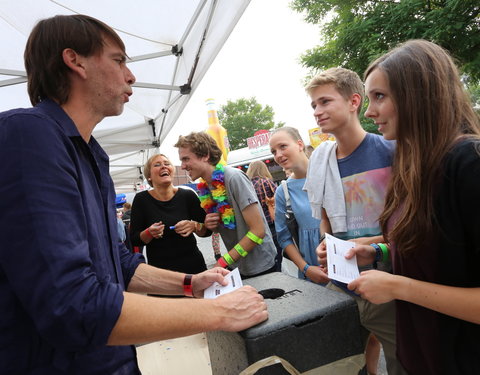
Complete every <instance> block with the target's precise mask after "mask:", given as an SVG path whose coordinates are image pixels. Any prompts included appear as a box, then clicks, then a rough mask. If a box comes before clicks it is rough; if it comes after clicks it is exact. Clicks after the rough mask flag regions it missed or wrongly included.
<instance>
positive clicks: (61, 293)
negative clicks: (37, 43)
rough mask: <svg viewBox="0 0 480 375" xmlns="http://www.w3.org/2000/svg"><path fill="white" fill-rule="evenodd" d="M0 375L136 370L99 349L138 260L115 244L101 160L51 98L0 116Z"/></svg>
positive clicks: (124, 356) (119, 350)
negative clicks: (32, 106) (28, 107)
mask: <svg viewBox="0 0 480 375" xmlns="http://www.w3.org/2000/svg"><path fill="white" fill-rule="evenodd" d="M0 161H1V163H2V166H1V167H0V213H1V214H0V233H1V234H2V235H1V239H2V240H1V242H0V301H1V303H0V332H1V333H0V374H9V375H11V374H16V375H22V374H35V375H37V374H49V375H54V374H82V375H86V374H102V375H103V374H118V375H120V374H137V373H139V371H138V366H137V362H136V359H135V349H134V348H133V347H131V346H117V347H112V346H106V343H107V340H108V337H109V335H110V333H111V331H112V328H113V326H114V325H115V323H116V321H117V319H118V317H119V315H120V311H121V307H122V303H123V291H124V290H125V288H126V286H128V283H129V281H130V279H131V277H132V276H133V274H134V272H135V269H136V268H137V266H138V265H139V263H141V262H143V258H142V257H141V256H139V255H132V254H130V253H129V252H128V250H127V249H126V248H125V247H124V246H121V247H119V244H118V234H117V226H116V225H117V224H116V212H115V193H114V188H113V183H112V180H111V178H110V176H109V170H108V157H107V155H106V154H105V152H104V151H103V150H102V148H101V147H100V145H99V144H98V143H97V142H96V141H95V139H94V138H93V137H92V138H91V139H90V141H89V143H86V142H85V141H84V140H83V138H82V137H81V136H80V134H79V132H78V130H77V128H76V126H75V124H74V123H73V122H72V120H71V119H70V118H69V117H68V115H67V114H66V113H65V112H64V111H63V109H62V108H61V107H60V106H58V105H57V104H55V103H54V102H52V101H50V100H45V101H43V102H42V103H40V104H38V105H37V106H36V107H34V108H30V109H16V110H11V111H8V112H4V113H1V114H0Z"/></svg>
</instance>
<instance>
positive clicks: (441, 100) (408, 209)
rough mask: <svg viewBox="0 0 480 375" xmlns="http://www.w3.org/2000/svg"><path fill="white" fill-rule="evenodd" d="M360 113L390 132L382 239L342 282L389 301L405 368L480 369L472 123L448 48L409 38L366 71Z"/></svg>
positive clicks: (477, 173)
mask: <svg viewBox="0 0 480 375" xmlns="http://www.w3.org/2000/svg"><path fill="white" fill-rule="evenodd" d="M365 79H366V80H365V88H366V93H367V96H368V98H369V101H370V102H369V106H368V110H367V112H366V113H365V115H366V116H367V117H370V118H372V119H373V120H374V121H375V123H376V124H377V125H378V127H379V131H380V132H381V133H383V136H384V137H385V138H386V139H396V140H397V148H396V154H395V159H394V164H393V173H392V180H391V183H390V186H389V189H388V192H387V197H386V202H385V208H384V211H383V213H382V215H381V217H380V223H381V225H382V227H383V233H384V236H385V239H386V241H387V244H386V245H387V246H385V244H380V246H379V245H378V244H372V246H357V247H356V248H355V249H354V250H353V251H352V252H351V254H350V256H353V254H354V253H356V255H357V261H358V262H359V264H366V263H371V262H372V261H373V260H374V259H375V260H381V259H386V258H387V257H388V256H389V257H390V258H391V260H392V263H393V271H394V274H388V273H386V272H381V271H375V270H372V271H366V272H362V273H361V275H360V277H359V278H358V279H357V280H355V281H353V282H351V283H350V284H349V288H350V289H351V290H354V291H355V292H356V293H359V294H360V295H361V296H362V297H363V298H366V299H368V300H369V301H371V302H373V303H385V302H388V301H391V300H396V306H397V356H398V357H399V359H400V361H401V363H402V365H403V366H404V367H405V369H406V370H407V371H408V373H409V374H422V375H424V374H477V373H478V371H479V369H480V341H479V338H480V272H479V269H478V268H479V266H480V241H479V240H480V238H479V235H478V231H479V228H480V199H479V197H478V194H479V192H480V124H479V118H478V116H477V115H476V114H475V112H474V110H473V108H472V104H471V102H470V100H469V99H468V96H467V95H466V93H465V90H464V88H463V85H462V82H461V80H460V76H459V73H458V71H457V68H456V66H455V64H454V63H453V61H452V59H451V57H450V56H449V54H448V53H447V52H446V51H445V50H444V49H443V48H441V47H439V46H438V45H436V44H434V43H430V42H427V41H424V40H412V41H409V42H406V43H405V44H402V45H400V46H399V47H397V48H395V49H393V50H392V51H390V52H389V53H387V54H385V55H384V56H382V57H380V58H379V59H378V60H376V61H374V62H373V63H372V64H371V65H370V67H369V68H368V69H367V71H366V73H365Z"/></svg>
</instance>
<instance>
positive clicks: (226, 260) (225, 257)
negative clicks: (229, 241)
mask: <svg viewBox="0 0 480 375" xmlns="http://www.w3.org/2000/svg"><path fill="white" fill-rule="evenodd" d="M223 259H225V262H227V263H228V265H229V266H230V265H232V264H233V263H235V261H234V260H233V258H232V257H231V256H230V254H229V253H226V254H225V255H224V256H223Z"/></svg>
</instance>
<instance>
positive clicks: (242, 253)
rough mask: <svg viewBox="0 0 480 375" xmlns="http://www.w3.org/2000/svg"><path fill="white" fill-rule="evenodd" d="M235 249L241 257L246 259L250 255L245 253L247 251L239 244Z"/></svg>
mask: <svg viewBox="0 0 480 375" xmlns="http://www.w3.org/2000/svg"><path fill="white" fill-rule="evenodd" d="M233 248H234V249H235V250H237V253H239V254H240V256H241V257H244V258H245V257H246V256H247V255H248V253H247V252H246V251H245V249H244V248H243V247H242V245H240V244H239V243H237V244H236V245H235V246H234V247H233Z"/></svg>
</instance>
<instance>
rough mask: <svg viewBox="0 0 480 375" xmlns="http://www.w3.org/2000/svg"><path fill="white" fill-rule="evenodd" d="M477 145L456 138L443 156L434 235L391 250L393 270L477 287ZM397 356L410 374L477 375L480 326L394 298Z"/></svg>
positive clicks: (479, 246) (479, 253)
mask: <svg viewBox="0 0 480 375" xmlns="http://www.w3.org/2000/svg"><path fill="white" fill-rule="evenodd" d="M479 152H480V144H479V143H478V142H477V143H474V142H472V141H470V140H464V141H462V142H460V143H459V144H458V145H456V146H455V148H454V149H453V150H452V151H451V152H449V153H448V154H447V156H446V157H445V163H444V169H443V174H442V176H441V177H440V181H439V182H440V183H439V184H438V188H437V189H436V190H435V191H433V192H432V194H434V195H435V198H434V199H435V201H434V202H435V210H436V221H435V222H434V233H433V234H432V236H431V238H429V239H428V240H427V241H426V242H425V243H424V244H418V248H417V249H416V250H415V253H414V254H406V255H404V256H401V255H400V254H399V252H397V251H394V258H393V270H394V273H395V274H399V275H404V276H407V277H411V278H413V279H417V280H423V281H427V282H432V283H436V284H444V285H450V286H457V287H480V271H479V266H480V240H479V237H480V236H479V235H478V231H479V230H480V197H479V193H480V156H479ZM397 356H398V357H399V359H400V361H401V362H402V364H403V366H404V367H405V369H406V370H407V371H408V373H409V374H422V375H428V374H449V375H456V374H458V375H460V374H462V375H465V374H478V373H479V371H480V325H477V324H473V323H468V322H466V321H463V320H459V319H455V318H453V317H450V316H446V315H444V314H440V313H437V312H435V311H433V310H429V309H426V308H423V307H421V306H418V305H415V304H412V303H408V302H404V301H397Z"/></svg>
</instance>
